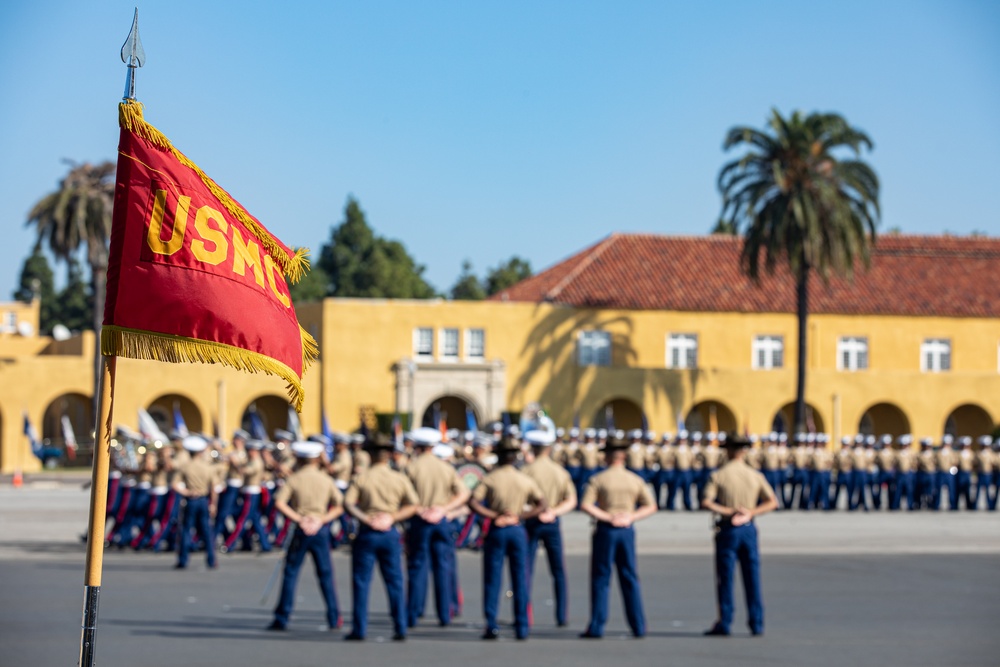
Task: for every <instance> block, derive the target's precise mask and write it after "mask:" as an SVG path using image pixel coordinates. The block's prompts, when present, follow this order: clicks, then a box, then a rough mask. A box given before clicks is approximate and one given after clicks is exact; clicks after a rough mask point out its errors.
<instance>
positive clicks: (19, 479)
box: [11, 470, 24, 489]
mask: <svg viewBox="0 0 1000 667" xmlns="http://www.w3.org/2000/svg"><path fill="white" fill-rule="evenodd" d="M11 484H13V485H14V488H15V489H20V488H21V487H22V486H24V476H23V475H22V474H21V471H20V470H15V471H14V479H13V480H11Z"/></svg>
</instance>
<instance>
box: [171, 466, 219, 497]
mask: <svg viewBox="0 0 1000 667" xmlns="http://www.w3.org/2000/svg"><path fill="white" fill-rule="evenodd" d="M214 480H215V471H214V470H213V469H212V464H211V463H209V462H208V461H206V460H205V459H204V458H200V457H199V458H195V459H191V460H190V461H188V463H187V464H186V465H185V466H184V467H183V468H181V469H180V471H179V474H178V480H177V481H179V482H180V483H181V484H183V485H184V487H185V488H186V489H187V490H188V492H189V493H190V494H191V495H192V496H195V497H200V496H207V495H208V494H209V491H211V489H212V485H213V481H214Z"/></svg>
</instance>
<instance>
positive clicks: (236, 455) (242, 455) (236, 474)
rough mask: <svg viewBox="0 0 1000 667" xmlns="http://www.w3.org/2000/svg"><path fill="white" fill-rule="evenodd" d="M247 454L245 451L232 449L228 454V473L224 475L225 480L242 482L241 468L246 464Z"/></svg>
mask: <svg viewBox="0 0 1000 667" xmlns="http://www.w3.org/2000/svg"><path fill="white" fill-rule="evenodd" d="M247 458H248V457H247V452H246V450H245V449H234V450H233V451H232V452H230V454H229V473H228V474H227V475H226V480H227V481H228V480H230V479H232V480H238V481H239V482H241V483H242V482H243V473H242V472H240V470H242V468H243V466H245V465H246V463H247Z"/></svg>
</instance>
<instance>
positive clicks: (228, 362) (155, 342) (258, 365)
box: [101, 324, 319, 412]
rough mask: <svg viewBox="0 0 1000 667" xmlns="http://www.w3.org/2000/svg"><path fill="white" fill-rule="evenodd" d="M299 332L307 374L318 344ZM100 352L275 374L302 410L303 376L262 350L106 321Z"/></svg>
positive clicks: (297, 406)
mask: <svg viewBox="0 0 1000 667" xmlns="http://www.w3.org/2000/svg"><path fill="white" fill-rule="evenodd" d="M299 332H300V333H301V335H302V372H303V374H304V373H305V371H306V368H308V367H309V366H310V365H312V363H313V362H314V361H316V359H317V358H318V356H319V348H318V347H317V345H316V341H315V340H314V339H313V337H312V336H310V335H309V333H308V332H306V330H305V329H303V328H302V327H301V326H300V327H299ZM101 354H103V355H105V356H109V357H127V358H130V359H147V360H149V361H166V362H170V363H203V364H222V365H223V366H229V367H230V368H235V369H236V370H239V371H246V372H248V373H266V374H268V375H275V376H277V377H280V378H281V379H283V380H284V381H285V382H286V383H287V389H288V398H289V401H290V402H291V403H292V405H294V406H295V410H296V411H297V412H301V411H302V403H303V401H304V400H305V392H304V390H303V388H302V380H301V379H300V378H299V376H298V375H296V373H295V371H293V370H292V369H291V368H289V367H288V366H286V365H285V364H283V363H281V362H280V361H277V360H276V359H272V358H271V357H268V356H265V355H263V354H260V353H259V352H251V351H250V350H244V349H242V348H239V347H234V346H232V345H226V344H224V343H216V342H214V341H208V340H198V339H197V338H187V337H184V336H174V335H171V334H162V333H156V332H154V331H139V330H136V329H127V328H125V327H119V326H116V325H113V324H105V325H104V326H103V327H102V328H101Z"/></svg>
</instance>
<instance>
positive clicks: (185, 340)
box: [101, 100, 319, 410]
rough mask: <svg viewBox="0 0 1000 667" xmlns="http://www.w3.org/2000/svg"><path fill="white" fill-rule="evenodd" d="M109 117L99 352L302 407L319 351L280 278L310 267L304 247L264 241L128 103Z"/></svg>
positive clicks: (259, 229)
mask: <svg viewBox="0 0 1000 667" xmlns="http://www.w3.org/2000/svg"><path fill="white" fill-rule="evenodd" d="M119 121H120V125H121V138H120V143H119V148H118V153H119V156H118V172H117V181H116V185H115V207H114V214H113V222H112V233H111V253H110V259H109V262H108V283H107V301H106V305H105V311H104V326H103V329H102V331H101V351H102V353H103V354H105V355H108V356H121V357H128V358H134V359H148V360H155V361H167V362H174V363H179V362H200V363H218V364H224V365H226V366H230V367H232V368H236V369H238V370H242V371H248V372H251V373H256V372H263V373H267V374H271V375H276V376H278V377H280V378H282V379H283V380H285V382H286V383H287V385H288V392H289V397H290V399H291V402H292V404H293V405H295V408H296V409H297V410H301V407H302V400H303V390H302V376H303V374H304V373H305V371H306V370H307V369H308V367H309V365H310V364H311V363H312V362H313V361H315V360H316V358H317V356H318V352H319V351H318V347H317V345H316V342H315V340H313V338H312V336H310V335H309V334H308V333H307V332H306V331H305V330H304V329H302V327H300V326H299V324H298V319H297V318H296V315H295V310H294V308H293V307H292V303H291V295H290V293H289V290H288V282H287V281H292V282H295V281H296V280H298V279H299V278H300V277H301V276H302V275H303V274H304V272H305V271H306V270H308V267H309V263H308V260H307V251H306V250H305V249H299V250H295V251H293V250H291V249H290V248H288V247H287V246H285V245H284V244H283V243H281V242H280V241H278V239H276V238H275V237H274V236H272V235H271V233H270V232H268V231H267V229H265V228H264V226H263V225H262V224H261V223H260V222H259V221H258V220H257V219H256V218H254V217H253V216H252V215H250V214H249V213H248V212H247V211H246V210H245V209H244V208H243V207H242V206H241V205H240V204H239V203H238V202H237V201H236V200H235V199H233V198H232V197H231V196H230V195H229V194H228V193H227V192H226V191H225V190H223V189H222V188H221V187H219V186H218V185H217V184H216V183H215V182H214V181H213V180H212V179H211V178H209V177H208V176H207V175H206V174H205V173H204V172H203V171H201V169H199V168H198V167H197V165H195V164H194V163H193V162H191V161H190V160H189V159H188V158H187V157H185V156H184V155H183V154H182V153H181V152H180V151H178V150H177V149H176V148H174V146H173V145H172V144H171V143H170V141H169V140H168V139H167V138H166V137H165V136H164V135H163V134H162V133H160V132H159V130H157V129H156V128H155V127H153V126H152V125H149V124H148V123H146V122H145V120H144V119H143V115H142V106H141V105H140V104H139V103H138V102H135V101H131V100H129V101H126V102H123V103H122V104H121V105H119ZM286 278H287V280H286Z"/></svg>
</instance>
